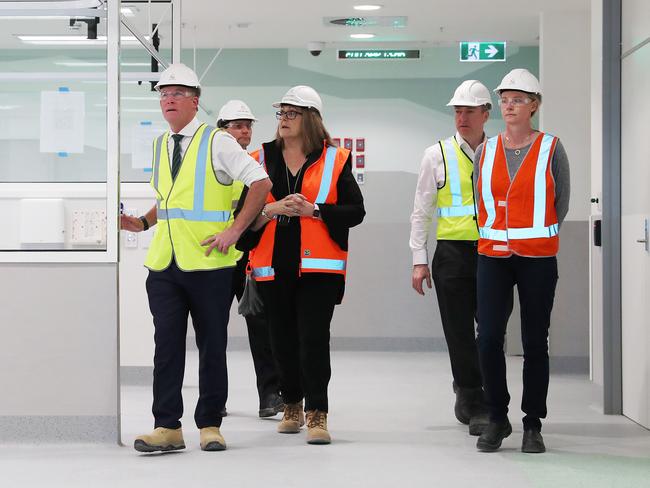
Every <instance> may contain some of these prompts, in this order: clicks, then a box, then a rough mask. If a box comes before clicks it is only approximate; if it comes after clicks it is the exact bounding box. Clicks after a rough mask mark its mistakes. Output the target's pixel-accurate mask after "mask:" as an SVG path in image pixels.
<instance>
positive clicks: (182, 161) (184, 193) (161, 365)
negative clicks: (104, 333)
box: [121, 63, 272, 452]
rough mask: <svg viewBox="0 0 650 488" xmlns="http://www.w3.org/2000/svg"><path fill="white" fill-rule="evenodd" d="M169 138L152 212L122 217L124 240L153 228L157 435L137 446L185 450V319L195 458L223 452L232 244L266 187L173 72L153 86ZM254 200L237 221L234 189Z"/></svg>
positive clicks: (193, 82) (156, 175)
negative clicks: (195, 357) (192, 335)
mask: <svg viewBox="0 0 650 488" xmlns="http://www.w3.org/2000/svg"><path fill="white" fill-rule="evenodd" d="M156 89H157V90H158V91H159V92H160V108H161V109H162V114H163V116H164V118H165V120H166V121H167V123H168V124H169V128H170V130H169V131H168V132H166V133H165V134H163V135H161V136H160V137H158V138H157V139H156V140H155V142H154V152H153V168H152V169H153V175H152V178H151V185H152V187H153V189H154V191H155V193H156V200H157V202H156V205H154V206H153V207H152V208H151V210H149V211H148V212H147V213H146V214H145V215H143V216H141V217H138V218H136V217H129V216H122V219H121V226H122V228H123V229H125V230H129V231H132V232H139V231H142V230H147V229H148V228H149V227H150V226H153V225H155V224H158V225H157V226H156V232H155V234H154V237H153V240H152V242H151V245H150V247H149V252H148V254H147V258H146V261H145V266H146V267H147V268H149V276H148V277H147V294H148V296H149V308H150V309H151V313H152V315H153V320H154V329H155V332H154V341H155V346H156V349H155V356H154V378H153V408H152V411H153V415H154V431H153V432H152V433H151V434H147V435H142V436H139V437H138V438H137V439H136V440H135V442H134V447H135V449H136V450H138V451H141V452H155V451H171V450H176V449H183V448H185V442H184V440H183V433H182V430H181V422H180V419H181V417H182V415H183V398H182V395H181V387H182V384H183V374H184V370H185V347H186V345H185V344H186V334H187V319H188V315H191V316H192V323H193V326H194V330H195V332H196V343H197V346H198V349H199V399H198V402H197V405H196V410H195V412H194V420H195V422H196V425H197V427H198V428H199V429H200V431H201V435H200V437H201V449H203V450H205V451H221V450H224V449H225V448H226V442H225V440H224V438H223V436H222V435H221V432H220V426H221V420H222V412H223V409H224V407H225V404H226V399H227V396H228V375H227V370H226V340H227V325H228V318H229V312H230V303H231V301H232V299H231V295H230V293H231V282H232V273H233V270H234V266H235V263H236V261H237V257H238V256H239V253H238V252H237V251H236V250H235V248H234V244H235V243H236V242H237V239H238V238H239V236H240V235H241V233H242V232H243V231H244V230H245V229H246V228H247V227H248V225H249V224H250V223H251V222H252V221H253V220H254V219H255V218H256V217H257V215H258V214H259V212H260V210H261V209H262V206H263V205H264V202H265V200H266V196H267V194H268V192H269V190H270V189H271V186H272V185H271V182H270V180H269V179H268V176H267V175H266V173H265V172H264V170H263V169H262V168H261V167H260V165H259V164H258V163H257V162H256V161H255V160H254V159H253V158H251V157H250V156H249V155H248V153H246V151H244V150H243V149H242V148H241V147H240V145H239V144H238V143H237V141H236V140H235V139H234V138H233V137H232V136H231V135H230V134H228V133H227V132H225V131H223V130H220V129H216V128H214V127H209V126H207V125H206V124H202V123H200V122H199V121H198V119H197V118H196V113H197V111H198V103H199V97H200V95H201V88H200V85H199V80H198V77H197V76H196V73H194V71H192V70H191V69H189V68H188V67H187V66H185V65H183V64H180V63H179V64H172V65H171V66H170V67H169V68H167V69H166V70H165V71H164V72H163V73H161V75H160V81H159V82H158V84H157V85H156ZM235 180H239V181H242V182H243V183H244V184H246V185H247V186H249V188H250V191H249V195H248V198H247V199H246V204H245V205H244V207H243V208H242V210H241V212H240V213H239V215H238V216H237V218H236V219H234V221H233V220H232V219H231V218H230V217H231V212H232V200H233V182H234V181H235Z"/></svg>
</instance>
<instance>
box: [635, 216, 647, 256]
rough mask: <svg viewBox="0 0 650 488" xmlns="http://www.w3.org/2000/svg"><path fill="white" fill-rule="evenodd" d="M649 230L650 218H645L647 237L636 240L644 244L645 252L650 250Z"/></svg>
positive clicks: (645, 233)
mask: <svg viewBox="0 0 650 488" xmlns="http://www.w3.org/2000/svg"><path fill="white" fill-rule="evenodd" d="M648 231H649V229H648V219H645V220H644V235H645V238H644V239H637V240H636V242H638V243H639V244H643V247H644V248H645V252H650V246H649V245H650V242H648V241H649V239H648Z"/></svg>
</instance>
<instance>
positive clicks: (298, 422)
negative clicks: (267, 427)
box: [278, 402, 305, 434]
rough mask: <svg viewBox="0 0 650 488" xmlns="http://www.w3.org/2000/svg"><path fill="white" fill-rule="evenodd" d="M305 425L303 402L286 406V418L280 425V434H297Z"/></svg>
mask: <svg viewBox="0 0 650 488" xmlns="http://www.w3.org/2000/svg"><path fill="white" fill-rule="evenodd" d="M303 425H305V414H304V412H303V411H302V402H300V403H287V404H285V405H284V416H283V417H282V420H281V421H280V423H279V424H278V432H279V433H280V434H297V433H298V432H300V427H302V426H303Z"/></svg>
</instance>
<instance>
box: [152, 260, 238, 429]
mask: <svg viewBox="0 0 650 488" xmlns="http://www.w3.org/2000/svg"><path fill="white" fill-rule="evenodd" d="M232 272H233V268H227V269H219V270H214V271H192V272H183V271H181V270H180V269H178V266H176V263H175V262H172V263H171V265H170V266H169V268H167V269H166V270H164V271H150V272H149V276H148V277H147V294H148V295H149V308H150V309H151V313H152V315H153V322H154V327H155V333H154V340H155V343H156V352H155V356H154V361H153V363H154V370H153V408H152V411H153V415H154V419H155V427H167V428H170V429H176V428H178V427H180V425H181V422H180V419H181V417H182V416H183V397H182V395H181V388H182V386H183V375H184V373H185V349H186V336H187V318H188V314H191V316H192V324H193V325H194V330H195V332H196V345H197V346H198V349H199V400H198V402H197V404H196V410H195V412H194V420H195V422H196V425H197V427H199V428H203V427H209V426H220V425H221V415H220V412H221V410H222V409H223V408H224V406H225V404H226V399H227V397H228V372H227V369H226V344H227V339H228V333H227V326H228V318H229V316H230V303H231V300H232V299H231V295H230V292H231V281H232Z"/></svg>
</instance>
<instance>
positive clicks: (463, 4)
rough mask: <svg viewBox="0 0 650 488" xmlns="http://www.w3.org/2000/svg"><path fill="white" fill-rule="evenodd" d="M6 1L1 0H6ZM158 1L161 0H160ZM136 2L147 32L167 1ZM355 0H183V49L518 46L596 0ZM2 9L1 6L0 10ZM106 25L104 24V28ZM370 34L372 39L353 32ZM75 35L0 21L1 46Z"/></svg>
mask: <svg viewBox="0 0 650 488" xmlns="http://www.w3.org/2000/svg"><path fill="white" fill-rule="evenodd" d="M0 1H2V0H0ZM153 1H154V2H155V1H156V0H153ZM122 3H123V5H124V6H128V5H134V9H135V10H136V15H137V17H136V18H135V19H131V20H132V21H133V22H134V24H136V25H137V26H138V28H139V29H141V30H142V31H143V32H144V31H145V30H146V26H147V24H148V22H149V19H151V21H152V22H157V21H158V20H159V19H160V18H161V17H162V15H163V12H164V9H165V8H166V7H165V6H164V4H160V3H159V4H156V3H153V7H152V10H151V12H149V11H148V3H147V1H144V2H139V3H136V4H133V3H131V2H128V1H123V2H122ZM357 3H370V2H368V1H366V2H364V1H361V0H359V1H355V0H326V1H322V2H321V1H307V0H303V1H298V0H272V1H265V0H239V1H236V0H235V1H232V0H231V1H227V2H222V1H219V0H184V1H183V3H182V16H181V18H182V25H183V31H182V32H183V42H182V44H183V47H184V48H192V47H193V46H195V45H196V47H198V48H220V47H224V48H260V47H263V48H287V47H290V48H304V47H306V45H307V42H309V41H324V42H325V43H326V48H338V49H340V48H354V47H387V48H390V47H395V48H405V47H428V46H438V45H452V44H453V43H456V42H458V41H460V40H469V41H471V40H505V41H508V42H510V43H514V44H517V45H536V44H538V33H539V22H540V10H541V9H543V10H545V11H588V10H589V5H590V0H401V1H398V0H379V2H378V3H381V4H382V5H383V6H384V8H382V9H381V10H379V11H376V12H371V13H364V12H358V11H356V10H354V9H353V8H352V7H353V5H356V4H357ZM0 12H1V11H0ZM376 15H378V16H404V17H407V25H406V26H405V27H403V28H393V27H373V28H361V27H354V28H352V27H341V26H327V25H325V24H324V22H323V18H325V17H362V16H376ZM169 25H170V16H169V15H167V16H166V17H165V20H164V21H163V22H162V23H161V28H160V31H161V34H162V36H163V40H162V46H161V47H165V45H167V47H168V46H169V44H168V43H169V39H168V37H169V32H170V28H169ZM104 28H105V23H102V24H100V28H99V32H100V33H102V32H103V31H104ZM83 32H85V26H84V27H82V31H80V32H79V33H83ZM354 32H371V33H373V34H376V35H377V37H376V38H375V39H373V40H372V41H356V40H353V39H350V37H349V35H350V34H351V33H354ZM36 33H39V34H70V33H71V32H70V29H69V27H68V26H67V22H66V21H64V20H59V21H57V22H54V21H51V20H50V21H22V20H21V21H10V20H3V21H1V23H0V47H5V48H11V47H21V46H22V47H25V45H24V44H22V45H21V43H20V42H19V41H17V40H16V39H15V36H14V35H15V34H36Z"/></svg>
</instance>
